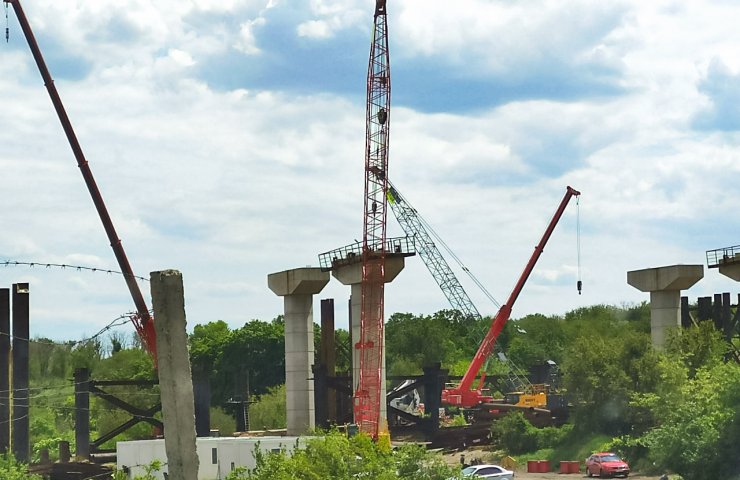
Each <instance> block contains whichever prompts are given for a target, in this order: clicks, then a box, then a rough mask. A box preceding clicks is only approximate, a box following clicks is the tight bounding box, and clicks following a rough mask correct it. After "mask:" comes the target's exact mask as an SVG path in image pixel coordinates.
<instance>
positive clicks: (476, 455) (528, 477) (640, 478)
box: [443, 447, 660, 480]
mask: <svg viewBox="0 0 740 480" xmlns="http://www.w3.org/2000/svg"><path fill="white" fill-rule="evenodd" d="M443 455H444V458H445V460H446V461H447V463H448V464H449V465H460V456H461V455H465V459H466V462H471V461H479V462H480V463H496V464H498V463H499V462H498V461H497V460H495V459H492V458H491V457H492V456H493V454H492V453H491V452H489V451H486V450H485V449H481V448H480V447H476V448H471V449H467V450H456V451H452V452H443ZM574 460H575V459H574ZM524 463H525V464H524V465H520V466H517V468H515V469H514V471H515V472H516V478H517V480H522V479H524V480H535V479H539V480H556V479H557V480H567V479H580V478H587V477H586V472H585V471H584V470H583V465H581V473H569V474H564V473H558V472H549V473H529V472H527V465H526V462H524ZM554 468H557V465H554ZM594 478H598V477H594ZM628 478H630V479H635V480H659V478H660V475H655V476H653V475H642V474H640V473H639V472H635V473H632V474H630V476H629V477H628Z"/></svg>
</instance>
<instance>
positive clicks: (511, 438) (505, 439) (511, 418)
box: [491, 412, 538, 454]
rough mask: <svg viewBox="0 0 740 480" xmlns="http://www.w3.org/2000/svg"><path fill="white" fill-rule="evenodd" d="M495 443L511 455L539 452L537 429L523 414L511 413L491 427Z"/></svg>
mask: <svg viewBox="0 0 740 480" xmlns="http://www.w3.org/2000/svg"><path fill="white" fill-rule="evenodd" d="M491 436H492V438H493V441H494V442H495V443H497V444H498V445H499V446H500V447H501V448H503V449H504V450H506V451H507V452H508V453H511V454H519V453H526V452H533V451H535V450H537V449H538V448H537V443H538V432H537V429H536V428H535V427H534V426H533V425H532V424H531V423H529V421H528V420H527V419H526V418H524V415H523V414H522V413H521V412H513V413H510V414H508V415H506V416H504V418H502V419H501V420H499V421H497V422H494V424H493V425H492V426H491Z"/></svg>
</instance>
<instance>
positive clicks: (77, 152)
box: [3, 0, 157, 361]
mask: <svg viewBox="0 0 740 480" xmlns="http://www.w3.org/2000/svg"><path fill="white" fill-rule="evenodd" d="M3 2H5V3H6V4H7V3H9V4H11V5H13V10H14V11H15V14H16V16H17V17H18V23H20V25H21V29H22V30H23V34H24V35H25V37H26V41H27V42H28V46H29V47H30V49H31V53H32V54H33V58H34V60H36V65H37V66H38V69H39V72H40V73H41V77H42V78H43V80H44V84H45V85H46V90H47V91H48V92H49V97H50V98H51V102H52V103H53V104H54V109H55V110H56V113H57V116H58V117H59V121H60V122H61V124H62V128H63V129H64V133H65V134H66V136H67V141H68V142H69V145H70V147H72V152H73V153H74V156H75V159H76V160H77V166H78V167H79V168H80V172H81V173H82V177H83V178H84V180H85V184H86V185H87V189H88V191H89V192H90V196H91V197H92V201H93V203H94V204H95V209H96V210H97V211H98V215H99V216H100V220H101V221H102V222H103V228H104V229H105V233H106V235H107V236H108V240H109V241H110V246H111V248H112V249H113V254H114V255H115V256H116V260H117V261H118V266H119V268H120V269H121V272H122V273H123V277H124V279H125V280H126V285H127V286H128V289H129V293H130V294H131V298H132V299H133V301H134V305H135V306H136V312H137V313H136V315H134V316H133V317H132V321H133V323H134V327H135V328H136V332H137V333H138V334H139V337H140V338H141V340H142V342H143V344H144V346H145V348H146V349H147V351H148V352H149V353H150V354H151V355H152V356H153V357H154V359H155V361H156V356H157V355H156V350H157V347H156V341H155V336H156V334H155V331H154V322H153V319H152V317H151V315H150V314H149V308H147V306H146V302H145V301H144V296H143V295H142V294H141V289H140V288H139V284H138V283H136V277H135V276H134V272H133V270H132V269H131V265H130V264H129V262H128V258H127V257H126V252H125V251H124V250H123V245H122V244H121V240H120V239H119V238H118V234H117V233H116V229H115V228H114V227H113V221H112V220H111V218H110V215H109V214H108V209H107V208H106V206H105V203H104V202H103V196H102V195H101V194H100V190H99V189H98V186H97V184H96V183H95V178H94V177H93V174H92V171H91V170H90V166H89V165H88V163H87V160H86V159H85V155H84V154H83V153H82V147H80V143H79V142H78V141H77V135H76V134H75V132H74V129H73V128H72V123H71V122H70V121H69V117H68V116H67V112H66V111H65V109H64V105H63V104H62V99H61V98H60V96H59V93H58V92H57V89H56V87H55V86H54V80H53V79H52V78H51V74H50V73H49V69H48V68H47V66H46V62H45V61H44V57H43V56H42V55H41V49H40V48H39V46H38V43H37V42H36V38H35V37H34V35H33V31H32V30H31V25H30V24H29V23H28V19H27V18H26V14H25V12H24V11H23V7H21V2H20V0H3ZM7 36H8V32H7V30H6V37H7Z"/></svg>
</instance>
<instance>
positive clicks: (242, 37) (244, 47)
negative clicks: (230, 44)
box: [234, 17, 265, 55]
mask: <svg viewBox="0 0 740 480" xmlns="http://www.w3.org/2000/svg"><path fill="white" fill-rule="evenodd" d="M264 24H265V19H264V18H262V17H259V18H256V19H254V20H249V21H247V22H244V23H242V24H241V28H240V29H239V39H238V41H237V43H236V44H235V45H234V47H235V48H236V49H237V50H239V51H241V52H244V53H246V54H247V55H254V54H257V53H260V48H259V47H258V46H257V40H256V38H255V35H254V30H255V28H259V27H261V26H263V25H264Z"/></svg>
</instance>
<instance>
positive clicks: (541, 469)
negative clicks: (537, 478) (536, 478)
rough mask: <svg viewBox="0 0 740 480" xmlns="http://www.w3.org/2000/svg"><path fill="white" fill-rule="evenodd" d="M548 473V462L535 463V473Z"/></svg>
mask: <svg viewBox="0 0 740 480" xmlns="http://www.w3.org/2000/svg"><path fill="white" fill-rule="evenodd" d="M549 471H550V461H549V460H540V461H538V462H537V472H538V473H548V472H549Z"/></svg>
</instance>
